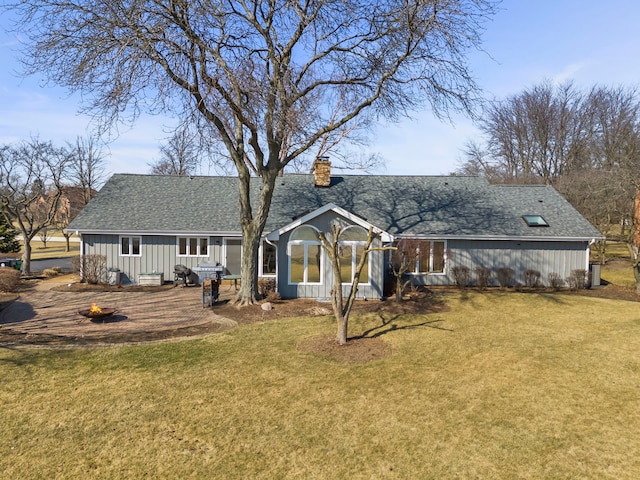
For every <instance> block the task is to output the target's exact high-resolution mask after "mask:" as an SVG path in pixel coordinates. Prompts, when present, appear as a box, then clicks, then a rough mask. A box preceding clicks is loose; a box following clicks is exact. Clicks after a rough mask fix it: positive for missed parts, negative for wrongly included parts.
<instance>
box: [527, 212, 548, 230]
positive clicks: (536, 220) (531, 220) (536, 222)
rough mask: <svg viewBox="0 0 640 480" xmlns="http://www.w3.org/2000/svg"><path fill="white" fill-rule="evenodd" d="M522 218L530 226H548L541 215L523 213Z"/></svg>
mask: <svg viewBox="0 0 640 480" xmlns="http://www.w3.org/2000/svg"><path fill="white" fill-rule="evenodd" d="M522 218H523V219H524V221H525V222H527V225H529V226H530V227H548V226H549V224H548V223H547V221H546V220H545V219H544V218H543V217H542V215H523V216H522Z"/></svg>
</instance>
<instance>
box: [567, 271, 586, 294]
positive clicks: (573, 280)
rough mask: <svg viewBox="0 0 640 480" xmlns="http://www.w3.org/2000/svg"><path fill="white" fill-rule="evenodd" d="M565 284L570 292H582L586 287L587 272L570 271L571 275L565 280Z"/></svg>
mask: <svg viewBox="0 0 640 480" xmlns="http://www.w3.org/2000/svg"><path fill="white" fill-rule="evenodd" d="M567 283H568V284H569V288H570V289H571V290H582V289H584V288H586V287H587V271H586V270H571V275H569V278H567Z"/></svg>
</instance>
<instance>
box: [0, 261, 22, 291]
mask: <svg viewBox="0 0 640 480" xmlns="http://www.w3.org/2000/svg"><path fill="white" fill-rule="evenodd" d="M18 285H20V272H19V271H18V270H16V269H14V268H9V267H3V268H0V291H2V292H15V291H16V290H17V289H18Z"/></svg>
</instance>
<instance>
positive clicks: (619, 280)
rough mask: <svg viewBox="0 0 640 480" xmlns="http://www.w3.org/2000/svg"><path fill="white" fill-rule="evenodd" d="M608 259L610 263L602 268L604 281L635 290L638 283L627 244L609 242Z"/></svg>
mask: <svg viewBox="0 0 640 480" xmlns="http://www.w3.org/2000/svg"><path fill="white" fill-rule="evenodd" d="M607 259H608V260H609V262H608V263H607V264H606V265H604V266H603V267H602V273H601V277H602V279H603V280H604V281H606V282H608V283H611V284H613V285H619V286H621V287H625V288H631V289H635V287H636V281H635V277H634V276H633V270H632V268H631V258H630V255H629V249H628V247H627V244H626V243H625V242H607Z"/></svg>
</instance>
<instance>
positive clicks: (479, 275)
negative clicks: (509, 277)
mask: <svg viewBox="0 0 640 480" xmlns="http://www.w3.org/2000/svg"><path fill="white" fill-rule="evenodd" d="M490 278H491V269H490V268H487V267H477V268H476V285H478V288H479V289H480V290H484V289H485V288H487V287H488V286H489V279H490Z"/></svg>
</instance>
